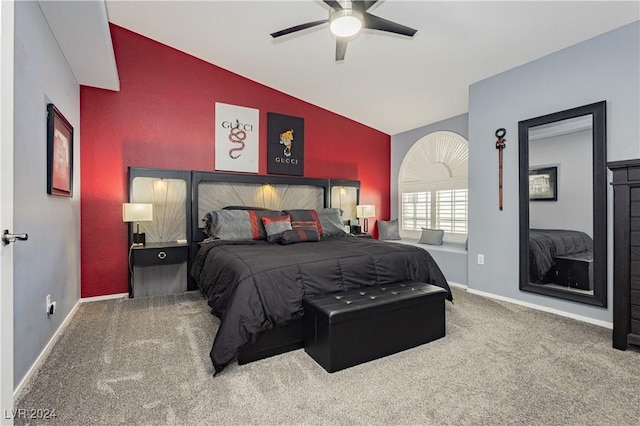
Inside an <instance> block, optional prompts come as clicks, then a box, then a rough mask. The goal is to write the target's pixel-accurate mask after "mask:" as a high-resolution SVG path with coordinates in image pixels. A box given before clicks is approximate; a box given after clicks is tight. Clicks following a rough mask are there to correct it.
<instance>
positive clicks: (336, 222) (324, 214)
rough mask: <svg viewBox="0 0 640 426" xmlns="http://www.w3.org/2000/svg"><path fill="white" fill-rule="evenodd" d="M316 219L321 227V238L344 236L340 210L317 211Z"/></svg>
mask: <svg viewBox="0 0 640 426" xmlns="http://www.w3.org/2000/svg"><path fill="white" fill-rule="evenodd" d="M316 212H317V213H318V219H319V220H320V226H322V236H323V237H331V236H333V235H340V234H344V233H345V232H344V224H343V223H342V213H343V210H342V209H318V210H316Z"/></svg>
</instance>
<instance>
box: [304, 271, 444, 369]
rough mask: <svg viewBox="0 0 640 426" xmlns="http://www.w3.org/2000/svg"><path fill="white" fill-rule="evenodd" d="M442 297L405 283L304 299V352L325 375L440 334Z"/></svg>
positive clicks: (432, 289)
mask: <svg viewBox="0 0 640 426" xmlns="http://www.w3.org/2000/svg"><path fill="white" fill-rule="evenodd" d="M446 296H447V292H446V291H445V290H444V289H443V288H441V287H437V286H435V285H432V284H425V283H419V282H407V283H399V284H392V285H387V286H380V287H378V286H375V287H366V288H363V289H357V290H349V291H345V292H341V293H333V294H330V295H321V296H312V297H305V298H304V300H303V305H304V312H305V314H304V349H305V351H306V352H307V353H308V354H309V355H310V356H311V357H312V358H313V359H314V360H315V361H316V362H317V363H318V364H320V365H321V366H322V367H323V368H324V369H325V370H327V371H328V372H329V373H333V372H334V371H338V370H342V369H344V368H347V367H352V366H354V365H357V364H361V363H363V362H367V361H371V360H374V359H377V358H381V357H384V356H387V355H391V354H394V353H396V352H400V351H403V350H405V349H409V348H413V347H415V346H419V345H421V344H423V343H427V342H431V341H432V340H436V339H439V338H440V337H444V335H445V308H444V301H445V298H446Z"/></svg>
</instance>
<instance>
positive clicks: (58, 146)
mask: <svg viewBox="0 0 640 426" xmlns="http://www.w3.org/2000/svg"><path fill="white" fill-rule="evenodd" d="M47 114H48V115H47V193H48V194H51V195H60V196H63V197H71V196H73V127H72V126H71V124H69V122H68V121H67V119H66V118H64V116H63V115H62V114H61V113H60V111H58V108H56V107H55V106H54V105H53V104H48V105H47Z"/></svg>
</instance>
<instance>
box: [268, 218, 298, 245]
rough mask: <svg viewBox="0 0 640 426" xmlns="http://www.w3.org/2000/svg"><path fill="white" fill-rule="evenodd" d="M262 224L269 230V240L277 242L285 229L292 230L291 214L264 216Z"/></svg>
mask: <svg viewBox="0 0 640 426" xmlns="http://www.w3.org/2000/svg"><path fill="white" fill-rule="evenodd" d="M262 224H263V225H264V229H265V231H266V232H267V241H269V242H270V243H275V242H276V241H278V240H279V239H280V236H281V235H282V233H283V232H284V231H291V229H292V228H291V216H289V215H286V216H279V217H263V218H262Z"/></svg>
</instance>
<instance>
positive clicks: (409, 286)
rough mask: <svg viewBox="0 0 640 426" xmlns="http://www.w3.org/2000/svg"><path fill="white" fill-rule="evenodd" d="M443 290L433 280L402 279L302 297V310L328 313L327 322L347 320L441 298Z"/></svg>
mask: <svg viewBox="0 0 640 426" xmlns="http://www.w3.org/2000/svg"><path fill="white" fill-rule="evenodd" d="M446 297H447V291H446V290H445V289H443V288H441V287H438V286H435V285H433V284H426V283H421V282H404V283H397V284H389V285H383V286H371V287H365V288H360V289H353V290H347V291H344V292H340V293H332V294H327V295H320V296H310V297H305V298H304V302H305V310H306V309H313V310H315V311H317V312H318V313H321V314H322V315H323V316H326V317H328V320H329V323H337V322H342V321H347V320H350V319H353V318H357V317H360V316H362V315H363V314H364V313H365V312H364V311H366V314H367V315H375V314H378V313H381V312H386V311H390V310H394V309H398V307H399V306H402V307H403V308H404V307H407V306H412V305H414V304H419V303H424V301H425V300H438V299H443V300H444V299H445V298H446Z"/></svg>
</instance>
